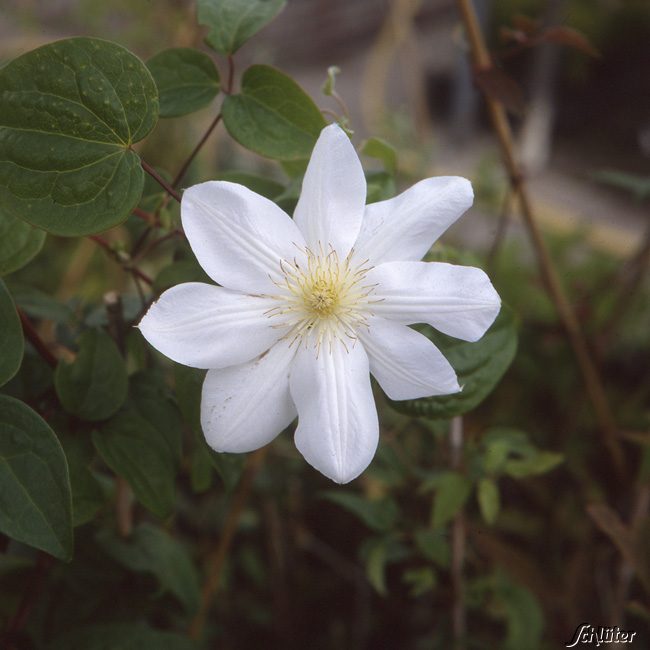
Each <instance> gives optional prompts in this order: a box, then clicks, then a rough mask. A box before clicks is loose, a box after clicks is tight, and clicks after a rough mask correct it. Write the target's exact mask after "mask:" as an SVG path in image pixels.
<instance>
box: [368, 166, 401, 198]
mask: <svg viewBox="0 0 650 650" xmlns="http://www.w3.org/2000/svg"><path fill="white" fill-rule="evenodd" d="M366 182H367V184H368V189H367V193H366V202H367V203H376V202H377V201H385V200H386V199H390V198H392V197H393V196H395V178H394V177H393V175H392V174H389V173H388V172H366Z"/></svg>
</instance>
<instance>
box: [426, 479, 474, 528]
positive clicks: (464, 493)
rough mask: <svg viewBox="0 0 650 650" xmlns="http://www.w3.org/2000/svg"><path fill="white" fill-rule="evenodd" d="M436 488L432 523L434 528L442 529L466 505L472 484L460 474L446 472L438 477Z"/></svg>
mask: <svg viewBox="0 0 650 650" xmlns="http://www.w3.org/2000/svg"><path fill="white" fill-rule="evenodd" d="M435 488H436V492H435V496H434V499H433V515H432V522H431V523H432V525H433V527H434V528H442V527H443V526H444V525H445V524H447V523H448V522H449V521H451V520H452V519H453V518H454V516H455V515H456V514H457V513H458V511H459V510H460V509H461V508H462V507H463V506H464V505H465V502H466V501H467V499H468V497H469V495H470V493H471V491H472V483H471V481H470V480H469V479H468V478H467V477H465V476H463V475H462V474H458V472H444V473H443V474H440V475H439V476H438V477H437V480H436V483H435Z"/></svg>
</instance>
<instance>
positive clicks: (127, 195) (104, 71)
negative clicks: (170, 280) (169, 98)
mask: <svg viewBox="0 0 650 650" xmlns="http://www.w3.org/2000/svg"><path fill="white" fill-rule="evenodd" d="M0 114H2V116H3V123H2V126H0V160H2V161H3V162H1V163H0V211H2V212H4V213H5V214H8V215H9V216H12V217H14V218H21V219H25V220H26V221H28V222H30V223H32V224H34V225H35V226H39V227H41V228H44V229H45V230H48V231H49V232H52V233H56V234H59V235H85V234H88V233H94V232H100V231H102V230H106V229H107V228H110V227H111V226H114V225H116V224H118V223H120V222H121V221H123V220H124V219H126V217H127V216H128V214H129V212H130V211H131V209H132V208H133V207H135V205H136V204H137V203H138V201H139V199H140V195H141V193H142V184H143V180H144V179H143V171H142V170H141V169H140V159H139V157H138V155H137V154H136V153H135V152H134V151H133V150H132V149H131V146H132V145H133V144H134V143H136V142H138V141H139V140H141V139H142V138H144V137H145V136H146V135H147V134H148V133H149V131H151V129H152V128H153V126H154V125H155V123H156V120H157V118H158V93H157V90H156V85H155V83H154V81H153V79H152V78H151V75H150V74H149V71H148V70H147V68H146V67H145V65H144V64H143V63H142V62H141V61H140V60H139V59H138V58H137V57H135V56H134V55H133V54H131V53H130V52H129V51H128V50H126V49H124V48H123V47H122V46H120V45H117V44H115V43H111V42H109V41H103V40H100V39H94V38H70V39H66V40H63V41H57V42H56V43H51V44H49V45H44V46H43V47H40V48H38V49H36V50H32V51H31V52H27V53H26V54H23V55H22V56H20V57H18V58H17V59H14V60H13V61H11V62H10V63H8V64H7V65H6V66H4V67H3V68H1V69H0Z"/></svg>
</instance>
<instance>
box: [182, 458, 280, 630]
mask: <svg viewBox="0 0 650 650" xmlns="http://www.w3.org/2000/svg"><path fill="white" fill-rule="evenodd" d="M267 451H268V447H264V448H263V449H258V450H257V451H256V452H254V453H253V454H251V455H250V456H249V457H248V462H247V465H246V469H245V470H244V474H243V476H242V477H241V479H240V481H239V486H238V487H237V491H236V492H235V495H234V497H233V500H232V503H231V504H230V509H229V510H228V514H227V515H226V521H225V522H224V526H223V531H222V533H221V537H220V538H219V543H218V545H217V547H216V549H215V550H214V552H213V553H212V554H211V556H210V557H209V558H208V562H207V565H208V567H207V579H206V581H205V584H204V585H203V590H202V592H201V604H200V606H199V611H198V612H197V614H196V616H195V617H194V619H193V620H192V623H191V624H190V629H189V635H190V638H192V639H195V640H196V639H200V638H201V636H202V635H203V628H204V626H205V621H206V618H207V615H208V610H209V609H210V605H211V604H212V599H213V598H214V595H215V594H216V593H217V590H218V589H219V586H220V583H221V572H222V570H223V566H224V564H225V562H226V557H227V556H228V551H229V550H230V546H231V544H232V540H233V537H234V536H235V532H236V530H237V526H238V525H239V518H240V517H241V513H242V511H243V510H244V507H245V506H246V503H247V501H248V497H249V496H250V493H251V489H252V487H253V481H254V479H255V476H256V475H257V472H258V471H259V469H260V467H261V466H262V463H263V461H264V457H265V456H266V454H267Z"/></svg>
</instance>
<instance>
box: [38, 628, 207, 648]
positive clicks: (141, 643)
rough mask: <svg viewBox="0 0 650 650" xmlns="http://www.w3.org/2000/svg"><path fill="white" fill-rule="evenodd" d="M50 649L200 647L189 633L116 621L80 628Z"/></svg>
mask: <svg viewBox="0 0 650 650" xmlns="http://www.w3.org/2000/svg"><path fill="white" fill-rule="evenodd" d="M47 650H198V649H197V646H196V645H195V644H194V643H193V642H192V641H190V640H189V639H188V638H187V637H186V636H180V635H178V634H172V633H171V632H161V631H160V630H155V629H153V628H150V627H147V626H146V625H145V624H144V623H113V624H108V625H92V626H88V627H82V628H77V629H74V630H72V631H71V632H69V633H68V634H66V635H65V636H63V637H60V638H58V639H56V640H55V641H54V643H52V644H51V645H48V646H47Z"/></svg>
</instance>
